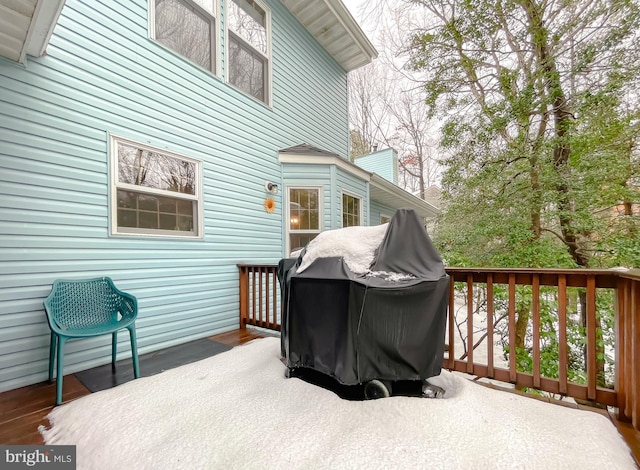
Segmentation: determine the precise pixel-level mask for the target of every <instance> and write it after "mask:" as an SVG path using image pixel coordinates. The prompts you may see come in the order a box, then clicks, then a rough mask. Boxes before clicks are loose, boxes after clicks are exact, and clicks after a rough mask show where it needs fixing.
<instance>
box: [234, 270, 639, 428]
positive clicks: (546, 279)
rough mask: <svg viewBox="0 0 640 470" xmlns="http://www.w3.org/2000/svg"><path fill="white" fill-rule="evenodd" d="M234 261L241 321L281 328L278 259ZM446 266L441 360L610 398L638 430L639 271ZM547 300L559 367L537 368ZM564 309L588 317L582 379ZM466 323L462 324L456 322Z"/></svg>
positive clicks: (527, 383) (593, 398) (519, 382)
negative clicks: (523, 349)
mask: <svg viewBox="0 0 640 470" xmlns="http://www.w3.org/2000/svg"><path fill="white" fill-rule="evenodd" d="M238 268H239V270H240V327H241V328H244V327H246V326H247V325H253V326H258V327H263V328H268V329H272V330H277V331H279V330H280V312H279V302H280V301H279V299H280V287H279V284H278V280H277V278H276V266H275V265H239V266H238ZM447 272H448V274H449V275H450V279H451V281H450V285H451V288H450V294H449V311H448V325H449V326H448V331H447V339H448V353H447V354H446V356H445V360H444V364H443V366H444V367H445V368H447V369H450V370H456V371H461V372H466V373H469V374H472V375H474V376H477V377H486V378H490V379H495V380H499V381H502V382H507V383H512V384H515V385H516V386H517V387H521V388H523V387H527V388H532V389H537V390H541V391H545V392H549V393H553V394H558V395H563V396H570V397H573V398H575V399H578V400H586V401H590V402H592V403H598V404H602V405H609V406H614V407H617V408H618V417H619V419H620V420H623V421H630V422H631V423H632V424H633V426H634V428H636V429H638V430H640V272H639V271H637V270H636V271H617V270H577V269H576V270H570V269H568V270H561V269H474V268H447ZM478 291H482V296H481V297H482V299H483V302H482V305H481V306H480V305H478V303H479V302H478V298H479V297H478V296H477V295H476V294H477V293H478ZM577 297H579V298H580V302H581V306H580V307H576V306H575V305H573V304H575V298H577ZM609 300H610V301H609ZM550 303H551V304H552V305H553V306H552V308H551V310H552V311H551V314H552V316H553V319H554V320H553V327H552V329H553V332H552V334H553V336H554V341H553V343H554V345H557V350H556V351H555V353H554V354H557V374H549V373H545V372H544V371H542V370H541V364H542V362H543V361H542V357H541V335H547V336H548V334H549V332H548V331H546V330H545V328H547V330H548V323H547V324H546V326H545V325H543V323H544V322H543V320H542V316H543V313H544V312H546V314H547V317H548V314H549V307H548V306H549V304H550ZM570 304H571V308H569V306H570ZM460 305H462V308H463V310H466V315H464V314H463V315H462V321H460V315H456V310H460ZM523 309H524V310H525V311H526V312H528V313H527V314H528V315H529V316H530V320H528V321H527V324H528V335H529V337H530V339H531V341H530V342H532V344H533V346H532V351H531V358H532V365H531V372H522V371H521V370H519V368H518V364H517V358H518V354H517V351H516V343H517V338H516V335H517V334H518V331H517V315H516V314H517V313H520V312H522V311H523ZM602 309H605V310H606V309H613V313H614V319H615V326H614V330H613V331H612V335H613V338H614V339H615V346H614V347H615V377H614V380H613V382H614V383H613V384H612V385H611V387H607V386H606V384H603V383H602V381H603V380H602V370H601V369H602V367H601V366H602V361H603V358H602V357H601V356H602V354H603V353H602V351H603V347H604V346H603V343H602V334H603V333H602V330H601V329H600V328H599V325H600V319H601V312H600V310H602ZM480 310H481V311H482V313H481V315H479V311H480ZM569 310H571V312H573V313H574V315H575V312H576V311H578V310H580V312H581V314H582V318H584V320H585V323H586V325H584V328H583V333H584V337H585V338H586V347H585V354H584V358H585V361H584V362H585V363H586V367H585V369H586V379H585V380H583V381H584V382H585V383H576V382H575V381H572V380H571V377H569V367H568V366H569V361H570V357H569V355H570V348H571V344H570V341H569V339H568V333H567V332H568V322H569V321H570V318H569V316H570V313H571V312H569ZM543 311H544V312H543ZM465 317H466V318H465ZM479 317H481V319H480V318H479ZM499 317H504V320H503V321H504V322H505V323H506V325H508V331H507V334H505V337H506V338H507V340H508V341H507V346H506V349H507V351H506V352H507V354H506V356H507V357H508V366H505V367H500V366H499V364H496V363H495V359H494V357H495V356H496V354H495V351H494V323H495V322H496V320H498V318H499ZM481 320H482V322H483V323H484V324H485V325H486V331H485V334H484V335H483V337H482V340H476V339H474V336H477V334H478V332H477V329H478V327H479V326H481V325H479V323H480V321H481ZM574 321H575V320H574ZM463 323H466V325H464V326H462V327H461V326H460V325H461V324H463ZM465 330H466V331H465ZM556 330H557V331H556ZM459 332H462V333H463V334H458V333H459ZM520 333H522V332H520ZM457 334H458V336H456V335H457ZM547 346H548V344H547ZM480 348H484V349H480ZM458 349H462V351H461V354H458ZM547 349H548V348H547ZM574 349H575V345H574ZM574 352H575V351H574ZM480 353H482V356H483V357H484V356H485V353H486V363H480V362H479V361H474V356H476V357H478V356H479V355H480ZM554 357H555V356H554ZM574 359H575V358H574ZM547 362H548V361H547ZM599 365H600V367H599ZM520 369H522V367H521V368H520ZM550 375H551V376H550ZM553 375H557V376H553Z"/></svg>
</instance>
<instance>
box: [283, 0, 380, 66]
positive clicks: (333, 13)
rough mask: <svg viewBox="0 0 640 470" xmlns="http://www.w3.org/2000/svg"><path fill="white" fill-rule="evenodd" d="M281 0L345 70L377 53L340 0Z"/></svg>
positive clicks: (367, 61)
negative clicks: (308, 0) (307, 0)
mask: <svg viewBox="0 0 640 470" xmlns="http://www.w3.org/2000/svg"><path fill="white" fill-rule="evenodd" d="M282 3H283V4H284V5H285V7H286V8H287V9H288V10H289V11H290V12H291V13H292V14H293V16H295V17H296V18H297V19H298V21H299V22H300V23H301V24H302V25H303V26H304V27H305V28H306V29H307V31H309V33H311V35H313V36H314V37H315V38H316V40H317V41H318V42H319V43H320V44H321V45H322V47H323V48H324V49H325V50H326V51H327V52H328V53H329V54H330V55H331V56H332V57H333V58H334V59H335V60H336V61H337V62H338V63H339V64H340V65H341V66H342V68H343V69H344V70H345V71H347V72H350V71H352V70H355V69H357V68H360V67H362V66H364V65H367V64H368V63H370V62H371V61H372V60H373V59H375V58H376V57H378V51H377V50H376V48H375V47H374V46H373V44H371V41H369V38H368V37H367V35H366V34H365V33H364V32H363V31H362V29H361V28H360V26H359V25H358V23H357V21H356V20H355V19H354V18H353V16H352V15H351V13H349V10H348V9H347V7H346V6H345V5H344V3H342V0H313V2H300V1H299V0H282ZM318 18H325V19H327V18H328V19H329V20H330V21H331V24H330V25H329V26H330V27H329V26H327V24H326V22H325V23H323V24H322V25H320V24H318V22H317V21H316V20H317V19H318Z"/></svg>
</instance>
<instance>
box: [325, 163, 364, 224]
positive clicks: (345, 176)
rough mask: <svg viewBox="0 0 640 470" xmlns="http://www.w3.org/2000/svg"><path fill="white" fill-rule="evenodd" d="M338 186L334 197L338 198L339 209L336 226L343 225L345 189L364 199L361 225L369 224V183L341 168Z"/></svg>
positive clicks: (338, 173)
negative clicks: (343, 193) (343, 196)
mask: <svg viewBox="0 0 640 470" xmlns="http://www.w3.org/2000/svg"><path fill="white" fill-rule="evenodd" d="M336 181H337V184H336V188H335V191H334V193H333V197H334V198H335V200H336V206H337V210H336V211H335V220H334V223H335V226H336V228H338V227H342V192H343V191H345V192H347V193H349V194H351V195H352V196H356V197H359V198H361V199H362V206H361V207H362V222H361V224H360V225H369V219H368V212H369V211H368V207H369V188H368V185H369V183H368V182H366V181H364V180H361V179H360V178H358V177H356V176H354V175H352V174H350V173H347V172H346V171H344V170H342V169H341V168H338V169H337V177H336Z"/></svg>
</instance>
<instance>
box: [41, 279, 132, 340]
mask: <svg viewBox="0 0 640 470" xmlns="http://www.w3.org/2000/svg"><path fill="white" fill-rule="evenodd" d="M121 303H122V301H121V296H120V294H119V293H118V292H117V290H116V288H115V286H114V284H113V281H112V280H111V279H110V278H108V277H100V278H96V279H79V280H57V281H54V282H53V287H52V289H51V293H50V294H49V296H48V297H47V299H46V300H45V302H44V305H45V310H46V312H47V315H48V316H49V319H50V321H51V322H53V323H54V324H55V325H56V326H57V327H58V328H60V329H63V330H64V329H82V328H91V327H94V326H99V325H104V324H105V323H108V322H109V321H110V320H111V319H112V318H113V316H114V315H117V314H118V310H119V308H120V305H121Z"/></svg>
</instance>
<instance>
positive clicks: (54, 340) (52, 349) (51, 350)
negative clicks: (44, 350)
mask: <svg viewBox="0 0 640 470" xmlns="http://www.w3.org/2000/svg"><path fill="white" fill-rule="evenodd" d="M57 340H58V335H56V334H55V333H54V332H53V331H52V332H51V343H50V344H49V383H51V382H53V365H54V364H55V362H56V346H57Z"/></svg>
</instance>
